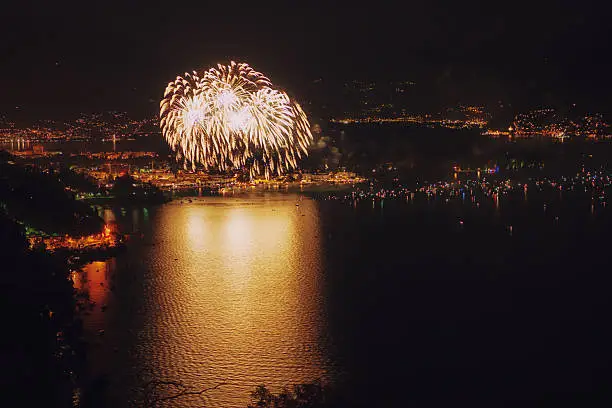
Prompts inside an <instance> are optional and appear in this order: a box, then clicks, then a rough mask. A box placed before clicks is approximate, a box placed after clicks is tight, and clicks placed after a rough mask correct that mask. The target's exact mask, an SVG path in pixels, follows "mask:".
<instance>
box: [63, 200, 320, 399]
mask: <svg viewBox="0 0 612 408" xmlns="http://www.w3.org/2000/svg"><path fill="white" fill-rule="evenodd" d="M296 203H297V204H299V205H298V206H296ZM139 211H142V210H133V211H131V212H130V211H127V212H126V215H125V216H122V215H121V214H115V217H116V218H117V222H118V223H119V224H120V225H122V224H126V226H127V227H128V228H130V227H131V228H133V229H134V230H142V231H143V232H144V238H143V241H142V242H133V243H132V244H130V248H129V249H128V252H127V254H125V255H123V256H122V257H120V258H119V259H117V261H114V260H111V261H108V262H106V263H94V264H90V265H88V266H87V267H86V268H85V270H86V272H87V275H88V276H90V279H91V276H92V275H93V277H95V278H96V279H97V278H98V277H102V276H105V277H106V279H107V282H106V283H104V282H103V283H104V285H100V282H98V281H90V282H89V284H88V285H89V288H90V291H94V289H93V288H94V287H95V290H96V292H95V293H94V292H92V300H94V301H96V303H97V304H98V306H96V308H95V310H94V311H92V314H91V315H89V316H86V317H85V327H86V329H88V331H90V332H97V330H99V329H105V330H106V333H105V335H104V336H99V338H100V339H99V341H100V342H101V343H103V345H102V346H101V348H102V350H100V349H97V350H95V352H94V354H97V355H103V356H105V357H104V361H103V363H102V364H98V367H94V369H93V371H94V372H106V373H108V374H109V377H110V381H111V393H110V394H111V402H112V403H115V404H119V405H126V404H125V402H126V399H128V398H133V397H134V395H132V394H131V393H132V391H130V390H129V389H130V388H132V387H133V386H136V385H138V384H137V382H138V381H139V380H135V379H134V378H133V377H132V376H131V375H132V374H134V373H138V372H140V371H142V370H147V372H149V373H151V374H150V375H149V377H148V378H149V379H150V378H151V377H154V378H157V379H161V380H180V381H183V382H184V383H185V384H186V385H188V386H191V387H194V388H204V387H209V386H211V385H215V384H217V383H219V382H222V381H225V382H227V385H224V386H222V387H221V388H219V389H218V390H214V391H211V392H210V393H207V394H206V395H205V400H206V401H205V402H206V404H207V406H246V403H247V402H248V397H249V392H250V391H252V390H253V388H254V387H255V386H256V385H258V384H267V385H270V386H272V387H273V388H275V387H276V388H278V387H281V386H285V385H291V384H293V383H297V382H304V381H312V380H314V379H316V378H327V371H328V370H329V363H328V361H327V356H326V353H325V350H326V347H327V346H326V341H327V340H326V335H325V332H326V330H325V324H326V322H325V315H324V310H323V300H322V294H321V287H322V270H323V268H322V266H321V263H322V259H321V242H320V235H321V234H320V226H319V218H318V204H317V202H315V201H313V200H309V199H303V200H302V199H300V197H298V196H293V195H287V196H284V195H275V196H268V197H256V198H219V197H216V198H201V199H195V200H194V201H193V202H192V203H188V204H187V203H180V202H173V203H170V204H167V205H165V206H163V207H160V208H158V209H156V210H150V211H147V214H146V216H144V215H143V214H140V212H139ZM136 212H137V214H135V213H136ZM104 215H105V218H108V219H112V217H111V214H107V213H105V214H104ZM100 264H102V265H105V267H106V269H105V270H107V271H110V272H106V273H105V275H102V274H100V273H98V272H93V270H98V269H103V268H104V267H102V265H100ZM112 274H115V275H116V276H115V277H114V278H113V277H112ZM111 281H113V282H114V281H116V282H117V289H116V291H115V292H116V293H114V294H112V292H109V291H108V287H109V286H110V285H111V284H112V283H111ZM75 286H76V284H75ZM102 291H106V292H105V296H111V297H115V298H116V299H114V301H112V300H111V301H107V300H106V299H103V298H102V295H101V294H100V293H102ZM96 299H98V300H96ZM101 303H108V311H106V312H102V311H101V310H100V309H99V306H100V304H101ZM93 364H94V365H96V364H97V363H96V361H95V360H94V362H93ZM100 366H102V367H100ZM175 403H176V404H177V405H176V406H181V405H182V406H193V405H195V404H197V403H199V404H201V403H202V401H201V400H200V399H198V398H195V399H188V398H185V399H180V400H177V401H175Z"/></svg>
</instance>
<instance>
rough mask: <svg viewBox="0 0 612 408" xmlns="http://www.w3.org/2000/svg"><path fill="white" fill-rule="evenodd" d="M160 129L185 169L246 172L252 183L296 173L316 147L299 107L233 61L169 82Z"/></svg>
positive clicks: (255, 72)
mask: <svg viewBox="0 0 612 408" xmlns="http://www.w3.org/2000/svg"><path fill="white" fill-rule="evenodd" d="M160 126H161V129H162V132H163V135H164V137H165V139H166V141H167V142H168V144H169V145H170V147H171V148H172V149H173V150H174V151H175V152H176V154H177V159H179V160H181V159H182V160H183V162H184V165H185V167H188V166H191V168H192V169H195V167H196V165H202V166H203V167H204V168H205V169H216V170H220V171H228V170H233V169H243V170H246V171H248V173H249V176H250V177H251V178H254V177H262V176H263V177H265V178H270V177H272V176H277V175H281V174H283V173H286V172H288V171H290V170H292V169H295V168H296V167H297V163H298V160H299V159H300V158H301V157H303V156H305V155H307V147H308V146H309V145H310V143H311V142H312V134H311V132H310V125H309V123H308V119H307V118H306V114H305V113H304V111H303V110H302V108H301V107H300V105H298V104H297V103H295V102H294V101H292V100H291V99H290V98H289V96H287V94H286V93H285V92H282V91H280V90H278V89H275V88H274V86H273V85H272V82H271V81H270V80H269V79H268V78H266V77H265V76H264V75H263V74H261V73H259V72H257V71H255V70H253V69H252V68H251V67H250V66H249V65H247V64H245V63H235V62H233V61H232V62H231V63H230V64H229V65H218V66H217V68H211V69H209V70H208V71H205V72H203V73H201V74H199V73H197V72H193V73H191V74H190V73H186V74H185V75H184V76H183V77H180V76H179V77H177V78H176V80H174V81H173V82H170V83H169V84H168V86H167V87H166V91H165V93H164V98H163V100H162V101H161V103H160Z"/></svg>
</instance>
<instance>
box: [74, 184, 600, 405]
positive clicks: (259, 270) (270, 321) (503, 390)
mask: <svg viewBox="0 0 612 408" xmlns="http://www.w3.org/2000/svg"><path fill="white" fill-rule="evenodd" d="M544 202H546V203H547V207H546V208H544V206H543V203H544ZM590 204H591V203H590V201H588V200H581V199H578V198H576V199H572V200H568V199H563V198H561V197H560V196H559V197H555V198H554V199H551V198H549V197H538V195H537V194H530V196H529V199H526V197H522V196H521V197H516V198H511V197H508V198H507V199H505V200H503V201H502V202H501V203H498V204H497V205H495V204H494V203H493V202H492V201H491V202H490V203H489V202H483V203H482V205H479V206H478V207H477V206H475V205H474V203H470V202H462V201H461V200H456V201H451V202H450V203H446V202H443V201H440V202H436V201H434V202H431V201H427V200H425V199H423V200H421V201H418V200H417V201H415V202H405V201H389V200H386V201H385V202H384V203H381V202H380V201H376V202H372V201H363V202H360V203H355V204H349V203H339V202H335V201H325V200H313V199H311V198H308V197H304V196H299V195H291V194H282V193H262V194H257V195H245V196H236V197H205V198H193V199H192V201H191V202H189V201H187V200H186V199H185V200H184V201H182V202H181V201H174V202H171V203H169V204H166V205H163V206H160V207H156V208H151V207H149V208H125V209H120V208H117V209H114V210H111V209H106V210H103V211H102V214H103V215H104V217H105V218H106V219H107V221H116V222H117V223H118V224H119V225H120V226H121V228H122V230H123V231H137V232H138V233H139V234H140V235H138V234H136V235H135V236H134V237H133V238H132V239H131V240H130V242H129V246H128V250H127V251H126V252H125V253H123V254H121V255H120V256H118V257H117V258H114V259H111V260H108V261H105V262H95V263H92V264H90V265H87V266H86V267H85V268H84V273H78V274H75V276H74V280H75V286H77V287H78V288H81V289H87V290H88V291H89V293H90V296H91V299H92V300H94V301H95V302H96V306H95V307H94V309H93V310H92V311H91V313H90V314H89V315H87V316H85V319H84V325H85V328H86V330H87V333H88V339H89V341H90V346H89V349H90V350H89V353H88V359H89V361H88V366H89V370H90V372H91V376H92V377H96V376H98V375H102V374H104V375H106V376H107V378H108V379H109V387H108V389H107V392H106V396H107V398H108V405H109V406H117V407H122V406H132V405H133V404H134V403H136V402H137V401H138V400H139V398H141V395H142V394H141V388H140V387H142V386H143V385H144V384H145V383H146V382H147V381H149V380H152V379H156V380H173V381H181V382H183V383H184V384H185V385H186V386H188V387H190V389H193V390H196V389H202V388H206V387H211V386H214V385H216V384H219V383H222V382H223V383H224V385H222V386H220V387H219V388H218V389H215V390H212V391H209V392H207V393H205V394H204V395H203V398H202V399H201V398H199V397H184V398H180V399H176V400H173V401H171V403H168V405H167V406H183V407H192V406H201V405H205V406H213V407H214V406H222V407H244V406H246V404H247V403H248V401H249V392H250V391H252V390H253V388H254V387H255V386H256V385H258V384H266V385H268V386H270V388H272V389H273V390H279V388H280V387H282V386H286V385H291V384H294V383H299V382H305V381H312V380H315V379H318V378H320V379H323V380H324V381H327V382H329V383H330V384H332V385H335V386H336V387H337V388H338V389H339V390H341V392H343V393H345V395H347V398H348V399H351V401H352V403H353V404H354V405H364V406H383V405H388V406H404V405H410V404H412V405H413V406H439V404H445V403H451V402H453V403H463V402H465V403H472V404H474V403H477V402H483V403H486V404H493V405H490V406H505V405H509V406H516V405H515V404H520V403H523V402H525V401H535V400H537V401H576V402H580V401H588V398H590V397H591V396H592V395H593V393H594V392H596V391H597V390H599V389H602V387H604V381H603V379H604V377H603V376H602V372H603V371H602V370H604V369H605V367H607V364H609V363H610V361H611V359H610V356H611V353H610V352H609V351H607V347H608V344H609V341H610V340H611V337H610V332H609V329H608V328H607V323H606V322H607V320H608V312H609V310H610V307H609V306H610V301H609V290H608V289H609V287H610V282H611V279H610V277H609V270H610V269H609V266H610V265H609V264H610V263H609V261H608V257H607V255H606V254H607V251H609V243H610V240H609V238H608V234H609V226H610V217H609V214H608V211H607V209H606V208H604V207H602V206H601V205H597V206H596V207H595V208H591V205H590ZM460 221H461V222H460ZM510 225H511V226H512V227H513V228H512V231H511V232H510V231H509V228H508V227H509V226H510ZM102 305H104V306H106V308H105V309H104V310H103V309H102V307H101V306H102ZM99 330H104V335H99V334H98V331H99ZM164 392H166V393H170V392H172V390H171V389H168V388H166V390H165V391H164ZM166 395H167V394H166ZM372 404H374V405H372Z"/></svg>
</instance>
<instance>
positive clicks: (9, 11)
mask: <svg viewBox="0 0 612 408" xmlns="http://www.w3.org/2000/svg"><path fill="white" fill-rule="evenodd" d="M12 3H13V4H11V3H8V4H7V3H3V10H2V17H3V18H2V21H1V23H0V50H1V52H0V58H1V60H0V74H1V75H0V78H1V79H0V81H1V83H0V86H1V89H2V94H3V95H2V96H3V97H2V99H1V102H0V112H5V113H7V114H8V115H9V116H12V115H13V114H17V113H16V112H15V107H16V106H19V112H21V113H20V114H21V115H24V116H26V117H31V118H57V117H61V116H64V115H70V114H74V113H76V112H79V111H87V112H91V111H96V110H101V109H118V110H125V111H128V112H130V113H133V114H134V115H136V116H137V115H144V114H149V113H150V114H153V113H154V112H155V111H156V110H157V102H158V100H159V98H160V97H161V94H162V92H163V90H164V87H165V85H166V83H167V82H168V81H169V80H172V79H173V78H174V77H175V76H176V75H177V74H181V73H183V72H185V71H187V70H192V69H197V68H205V67H208V66H210V65H212V64H215V63H217V62H221V61H226V60H228V59H230V58H232V59H236V60H242V61H246V62H249V63H250V64H251V65H252V66H254V67H255V68H256V69H257V70H259V71H262V72H264V73H266V74H267V75H268V76H269V77H270V78H271V79H272V80H273V81H274V82H275V83H278V84H280V85H281V86H283V87H285V88H287V89H288V90H289V91H290V92H291V93H293V94H295V95H298V97H299V94H300V92H301V90H302V89H304V87H306V86H307V84H308V83H309V82H310V81H312V80H313V79H315V78H318V77H323V78H324V79H325V80H328V81H341V80H344V79H352V78H366V79H375V80H387V79H407V80H416V81H419V82H421V83H429V82H430V83H431V86H432V92H435V93H437V94H438V95H442V98H445V97H448V98H449V100H453V98H455V99H456V98H461V99H465V100H473V101H474V102H478V101H479V100H482V102H483V103H485V102H486V103H488V102H490V101H491V100H496V99H504V100H509V101H511V102H513V103H515V104H516V105H517V106H531V105H533V106H537V105H541V104H551V105H555V104H556V105H560V104H563V103H569V102H577V103H579V104H582V105H583V106H585V107H586V108H589V109H595V110H599V111H606V110H609V109H610V98H609V94H610V90H611V87H610V85H611V84H612V81H611V80H610V72H611V68H612V64H611V56H610V51H611V49H610V48H611V47H608V42H609V41H610V38H611V34H612V30H611V29H610V17H609V16H610V11H611V7H610V6H609V5H608V4H607V2H604V1H601V2H597V3H595V2H588V1H580V2H579V1H561V0H560V1H555V2H548V1H544V2H543V1H538V0H533V1H531V2H522V3H521V2H512V1H507V2H493V1H491V2H486V3H485V2H478V3H476V2H470V1H455V0H454V1H444V2H442V1H433V0H431V1H409V0H408V1H395V2H386V1H369V2H368V3H367V4H363V5H361V3H362V2H352V3H338V2H333V4H332V1H329V2H316V1H310V2H307V1H304V2H299V3H297V2H292V1H289V0H287V1H284V2H278V3H266V2H263V1H262V2H260V3H257V2H250V3H247V4H249V5H248V6H244V5H243V4H242V2H236V1H222V0H218V1H215V2H206V1H199V2H194V3H189V2H185V1H168V0H167V1H165V2H164V3H163V4H160V5H157V3H154V2H148V3H145V2H128V1H125V2H112V1H91V2H90V1H80V2H66V1H64V2H55V1H44V2H43V1H40V2H26V1H20V2H12ZM400 4H401V5H400ZM606 113H607V112H606Z"/></svg>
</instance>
